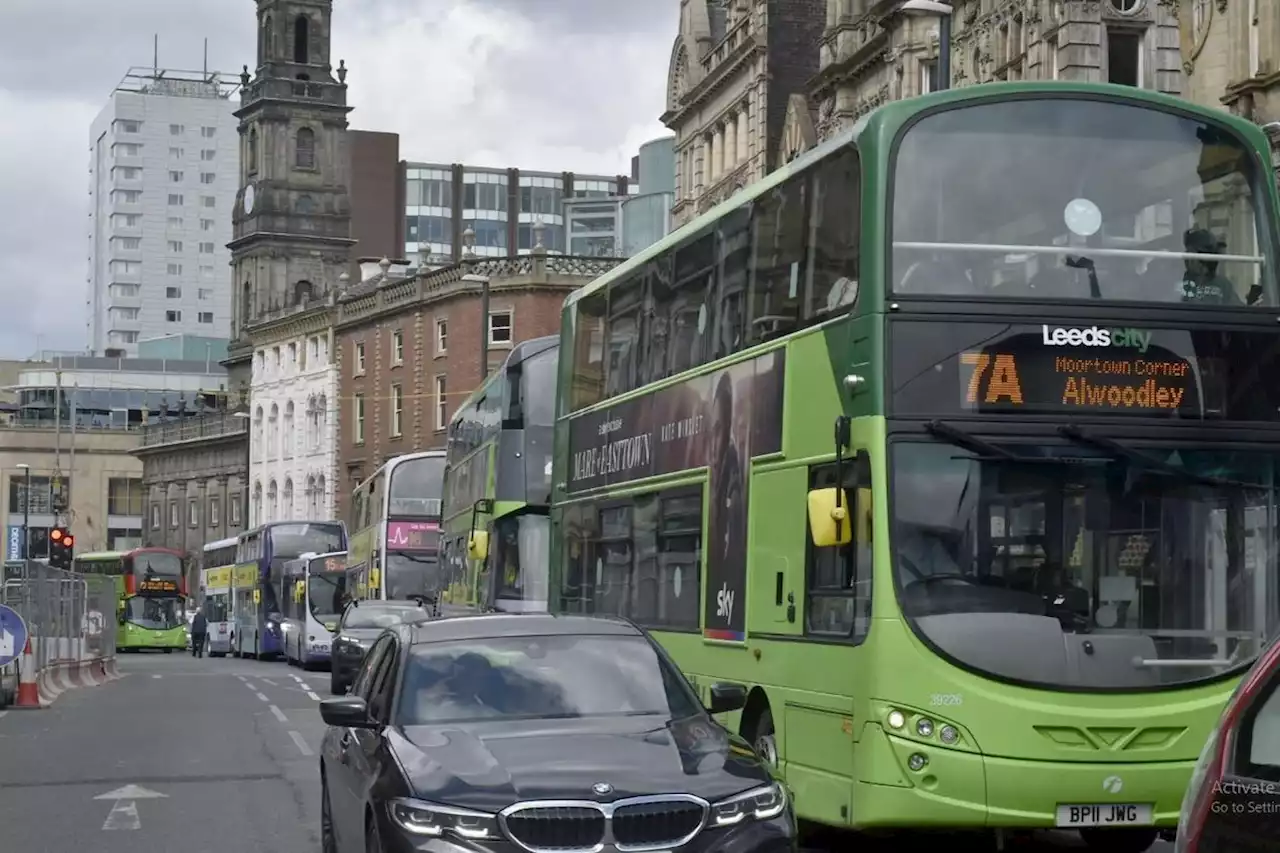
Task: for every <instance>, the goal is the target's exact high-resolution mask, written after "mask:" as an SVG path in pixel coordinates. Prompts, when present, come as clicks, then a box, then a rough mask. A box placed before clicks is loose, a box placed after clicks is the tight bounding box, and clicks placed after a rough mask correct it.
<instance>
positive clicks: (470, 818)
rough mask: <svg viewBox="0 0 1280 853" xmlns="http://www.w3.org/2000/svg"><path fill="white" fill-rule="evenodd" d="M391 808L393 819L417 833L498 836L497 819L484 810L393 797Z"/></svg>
mask: <svg viewBox="0 0 1280 853" xmlns="http://www.w3.org/2000/svg"><path fill="white" fill-rule="evenodd" d="M390 808H391V819H392V820H394V821H395V822H396V823H397V824H399V825H400V826H401V827H402V828H403V829H404V830H405V831H406V832H410V833H412V834H414V835H426V836H431V837H439V836H441V835H454V836H457V837H458V838H468V839H475V840H482V839H490V838H497V837H498V824H497V821H496V820H495V818H494V816H493V815H490V814H485V813H484V812H473V811H471V810H469V809H457V808H453V807H452V806H442V805H439V804H437V803H427V802H423V801H422V800H409V799H396V800H392V801H391V804H390Z"/></svg>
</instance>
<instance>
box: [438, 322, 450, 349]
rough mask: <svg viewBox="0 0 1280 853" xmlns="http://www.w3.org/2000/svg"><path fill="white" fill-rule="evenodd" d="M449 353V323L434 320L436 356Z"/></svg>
mask: <svg viewBox="0 0 1280 853" xmlns="http://www.w3.org/2000/svg"><path fill="white" fill-rule="evenodd" d="M448 351H449V321H448V320H436V355H444V354H445V353H446V352H448Z"/></svg>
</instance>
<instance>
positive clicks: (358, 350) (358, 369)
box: [352, 343, 364, 376]
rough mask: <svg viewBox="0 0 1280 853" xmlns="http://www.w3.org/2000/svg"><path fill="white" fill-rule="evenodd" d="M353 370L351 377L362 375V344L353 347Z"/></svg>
mask: <svg viewBox="0 0 1280 853" xmlns="http://www.w3.org/2000/svg"><path fill="white" fill-rule="evenodd" d="M354 361H355V370H354V371H353V373H352V375H353V376H363V375H364V343H358V344H356V347H355V359H354Z"/></svg>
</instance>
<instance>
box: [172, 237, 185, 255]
mask: <svg viewBox="0 0 1280 853" xmlns="http://www.w3.org/2000/svg"><path fill="white" fill-rule="evenodd" d="M169 251H170V252H171V253H172V254H175V255H181V254H182V241H181V240H170V241H169Z"/></svg>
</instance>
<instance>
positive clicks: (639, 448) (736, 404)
mask: <svg viewBox="0 0 1280 853" xmlns="http://www.w3.org/2000/svg"><path fill="white" fill-rule="evenodd" d="M785 361H786V353H785V351H783V350H775V351H774V352H770V353H765V354H764V355H761V356H757V357H756V358H754V359H751V360H749V361H744V362H740V363H738V364H734V365H730V366H729V367H725V368H722V369H720V370H717V371H714V372H713V373H709V374H704V375H702V376H697V377H694V378H693V379H690V380H688V381H686V382H682V383H680V384H679V385H673V386H670V387H667V388H663V389H662V390H660V391H656V392H654V393H652V394H647V395H645V396H643V397H639V398H635V399H632V400H627V401H625V402H623V403H619V404H617V405H615V406H610V407H608V408H607V409H601V410H599V411H595V412H591V413H590V414H587V415H584V416H582V417H579V418H575V419H574V420H573V421H572V422H571V425H570V429H569V451H570V452H569V456H570V462H569V472H568V473H569V482H568V490H569V491H570V492H571V493H572V492H580V491H583V490H586V489H596V488H600V487H601V486H609V485H617V484H621V483H627V482H630V481H633V480H638V479H642V478H645V477H654V476H659V475H662V474H671V473H675V472H678V471H685V470H688V469H691V468H701V467H703V466H706V467H707V468H708V469H709V477H708V479H709V481H710V482H709V484H708V488H709V490H710V494H711V511H710V518H709V520H708V528H709V529H708V533H707V541H706V542H705V543H704V545H703V553H704V555H705V559H706V566H705V570H704V578H705V582H706V584H707V596H706V606H705V607H706V609H705V612H704V613H703V626H704V628H703V631H704V634H705V635H706V636H708V637H711V638H714V639H724V640H741V639H743V638H744V636H745V629H744V624H745V616H744V613H745V607H746V602H745V600H744V599H745V595H746V542H747V502H748V499H749V496H748V493H747V486H748V482H749V478H748V476H747V474H748V470H747V466H748V464H749V460H750V459H752V458H753V457H756V456H762V455H764V454H767V453H776V452H777V451H779V450H781V449H782V388H783V373H784V369H785Z"/></svg>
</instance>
